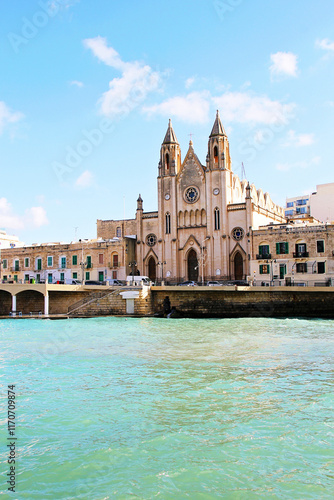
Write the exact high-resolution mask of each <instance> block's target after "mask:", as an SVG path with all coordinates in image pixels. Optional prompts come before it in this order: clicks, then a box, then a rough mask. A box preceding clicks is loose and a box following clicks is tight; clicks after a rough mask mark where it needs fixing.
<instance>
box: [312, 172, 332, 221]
mask: <svg viewBox="0 0 334 500" xmlns="http://www.w3.org/2000/svg"><path fill="white" fill-rule="evenodd" d="M310 213H311V215H312V216H313V217H314V218H315V219H318V220H319V221H321V222H332V221H334V182H331V183H329V184H319V185H318V186H317V190H316V192H315V193H312V194H311V199H310Z"/></svg>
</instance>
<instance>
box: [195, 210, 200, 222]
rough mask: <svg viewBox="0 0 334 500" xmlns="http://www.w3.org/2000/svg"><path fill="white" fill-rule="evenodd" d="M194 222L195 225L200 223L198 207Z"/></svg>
mask: <svg viewBox="0 0 334 500" xmlns="http://www.w3.org/2000/svg"><path fill="white" fill-rule="evenodd" d="M195 224H196V226H200V225H201V212H200V211H199V210H198V209H197V210H196V212H195Z"/></svg>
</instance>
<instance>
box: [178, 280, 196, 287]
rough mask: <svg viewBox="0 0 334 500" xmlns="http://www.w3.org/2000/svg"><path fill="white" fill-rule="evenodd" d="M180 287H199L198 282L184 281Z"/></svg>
mask: <svg viewBox="0 0 334 500" xmlns="http://www.w3.org/2000/svg"><path fill="white" fill-rule="evenodd" d="M178 286H197V283H196V281H184V282H183V283H179V284H178Z"/></svg>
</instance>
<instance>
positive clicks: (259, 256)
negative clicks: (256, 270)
mask: <svg viewBox="0 0 334 500" xmlns="http://www.w3.org/2000/svg"><path fill="white" fill-rule="evenodd" d="M256 259H257V260H268V259H271V253H263V254H256Z"/></svg>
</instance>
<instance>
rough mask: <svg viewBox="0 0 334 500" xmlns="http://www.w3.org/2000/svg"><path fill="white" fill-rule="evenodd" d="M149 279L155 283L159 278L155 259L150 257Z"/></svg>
mask: <svg viewBox="0 0 334 500" xmlns="http://www.w3.org/2000/svg"><path fill="white" fill-rule="evenodd" d="M148 277H149V278H150V280H151V281H155V280H156V277H157V266H156V264H155V259H154V258H153V257H150V258H149V261H148Z"/></svg>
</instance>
